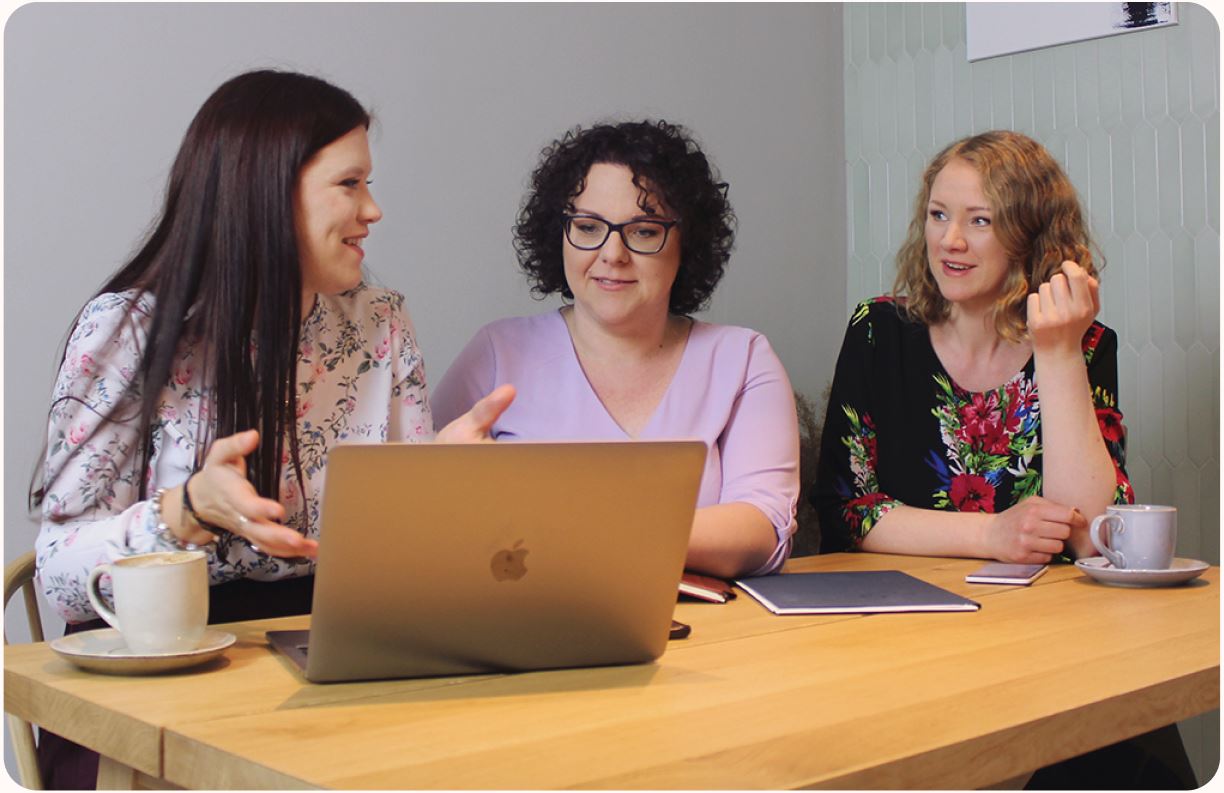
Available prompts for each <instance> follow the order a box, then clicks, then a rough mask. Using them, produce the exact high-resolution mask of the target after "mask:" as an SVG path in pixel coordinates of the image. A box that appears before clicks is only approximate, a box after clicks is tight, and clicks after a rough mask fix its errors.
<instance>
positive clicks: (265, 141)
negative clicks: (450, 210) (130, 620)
mask: <svg viewBox="0 0 1224 793" xmlns="http://www.w3.org/2000/svg"><path fill="white" fill-rule="evenodd" d="M369 125H370V116H369V114H368V113H367V112H366V110H365V109H364V108H363V107H362V106H361V104H360V103H359V102H358V101H357V100H356V99H354V98H353V96H352V95H351V94H349V93H348V92H347V91H344V90H343V89H341V88H338V87H336V86H334V85H331V84H330V83H328V82H326V81H324V80H321V79H319V78H317V77H311V76H308V75H304V74H297V73H294V72H282V71H275V70H259V71H252V72H247V73H244V74H240V75H238V76H237V77H234V78H232V79H230V80H229V81H227V82H226V83H224V84H223V85H222V86H221V87H220V88H218V89H217V90H216V91H214V92H213V94H212V96H210V97H209V98H208V99H207V100H206V101H205V102H204V104H203V106H202V107H201V108H200V110H199V112H197V113H196V116H195V118H194V119H193V120H192V122H191V125H190V127H188V129H187V133H186V135H185V136H184V138H183V142H182V145H181V146H180V147H179V151H178V155H177V157H176V158H175V160H174V165H173V167H172V168H171V170H170V179H169V184H168V187H167V190H166V198H165V204H164V206H163V209H162V211H161V214H160V216H159V218H158V220H157V221H156V225H155V226H154V228H153V231H152V232H151V233H150V235H149V237H148V239H147V240H146V241H145V242H144V244H143V245H142V247H141V248H140V250H139V252H138V253H136V255H135V256H134V257H133V258H132V259H131V260H130V261H129V262H127V263H126V264H125V265H124V266H123V267H121V268H120V269H119V270H118V272H116V273H115V274H114V275H113V276H111V278H110V279H109V280H107V282H106V283H105V284H104V285H103V286H102V288H101V289H100V290H99V292H98V295H101V294H106V293H119V292H125V291H128V290H134V292H135V294H136V295H139V294H141V293H147V294H149V295H151V296H152V297H153V299H154V300H153V305H154V309H153V316H152V321H151V325H150V328H149V332H148V343H147V346H146V347H145V349H144V351H143V352H142V355H141V360H140V367H139V371H138V373H137V376H136V377H134V378H133V380H132V384H131V386H130V388H129V391H128V393H127V394H126V395H124V398H122V399H119V400H116V405H124V406H126V407H124V408H120V407H116V408H115V411H113V412H112V414H111V415H108V416H107V418H108V419H109V420H111V421H136V422H138V424H137V426H138V427H139V429H140V434H139V436H138V437H141V438H143V439H145V441H144V443H143V448H142V450H141V455H140V463H141V467H140V469H139V470H140V497H141V498H145V497H147V476H146V472H147V470H148V465H149V457H150V455H151V453H152V449H151V448H150V444H149V442H148V439H149V430H150V425H151V423H152V421H153V417H154V412H155V411H156V409H157V404H158V402H159V400H160V397H161V390H162V388H163V386H164V385H165V384H166V383H167V382H168V381H169V378H170V375H171V365H172V363H173V361H174V358H175V352H176V351H177V350H178V348H179V345H180V343H182V342H183V341H185V340H187V341H190V343H192V344H194V345H198V349H199V350H200V353H201V354H202V356H203V368H204V382H205V383H208V384H209V385H210V386H211V387H212V393H213V398H212V401H211V402H210V404H209V406H208V408H209V410H210V414H211V421H210V422H202V424H201V427H200V430H199V432H200V437H198V438H197V441H198V443H197V447H196V457H197V459H196V466H197V467H198V466H199V465H200V464H201V463H202V461H203V456H204V453H205V450H206V449H207V447H208V445H209V444H210V443H211V441H212V440H214V439H216V438H220V437H225V436H227V435H231V434H233V433H235V432H240V431H242V430H246V429H251V428H255V429H258V430H259V432H260V440H259V446H258V448H257V449H256V450H255V451H254V453H252V454H251V456H250V457H249V458H248V460H247V475H248V477H249V479H250V480H251V483H252V484H253V485H254V486H255V488H256V490H258V491H259V493H260V494H261V495H263V496H265V497H267V498H272V499H276V498H277V496H278V493H279V480H280V476H281V458H282V454H283V453H284V444H285V437H286V435H287V436H288V439H289V446H290V448H289V458H290V459H291V460H292V463H293V466H294V469H295V471H296V472H297V473H298V481H299V485H300V483H301V478H302V477H301V463H300V461H299V457H298V447H297V435H296V433H295V432H287V430H289V429H290V428H292V427H294V423H295V418H294V417H295V415H296V409H297V404H296V401H297V400H296V390H297V389H296V373H297V349H298V341H299V330H300V326H301V322H302V274H301V267H300V259H299V252H298V245H297V235H296V228H295V223H294V195H295V193H296V191H297V186H298V177H299V175H300V173H301V170H302V167H303V166H304V165H305V164H306V163H307V162H308V161H309V160H310V159H311V158H312V157H313V156H314V155H315V154H316V153H317V152H318V151H319V150H320V149H322V148H323V147H325V146H327V145H328V144H329V143H331V142H333V141H335V140H336V139H338V138H340V137H343V136H344V135H346V134H347V133H349V132H351V131H352V130H354V129H356V128H358V127H366V128H368V127H369ZM95 297H97V295H95ZM134 302H135V299H133V304H134ZM120 411H124V412H129V413H131V414H134V415H126V416H124V415H119V412H120ZM43 486H45V483H43V485H42V486H40V487H39V488H38V489H37V490H34V489H33V488H31V490H32V493H31V502H32V506H37V505H38V504H39V503H40V502H41V499H42V495H43Z"/></svg>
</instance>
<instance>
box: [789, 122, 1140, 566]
mask: <svg viewBox="0 0 1224 793" xmlns="http://www.w3.org/2000/svg"><path fill="white" fill-rule="evenodd" d="M1091 248H1092V243H1091V241H1090V239H1089V235H1088V231H1087V228H1086V224H1085V222H1084V216H1083V212H1082V211H1081V209H1080V205H1079V200H1078V198H1077V197H1076V193H1075V189H1074V188H1073V187H1072V186H1071V183H1070V181H1069V180H1068V179H1067V177H1066V175H1065V174H1064V173H1063V171H1062V169H1061V168H1060V167H1059V166H1058V164H1057V163H1056V162H1055V161H1054V159H1053V158H1052V157H1051V156H1050V154H1049V152H1047V151H1046V150H1045V149H1044V148H1043V147H1042V146H1041V145H1040V144H1038V143H1037V142H1036V141H1034V140H1032V139H1031V138H1028V137H1026V136H1024V135H1021V134H1019V133H1015V132H1007V131H993V132H986V133H982V134H980V135H974V136H972V137H969V138H965V139H963V140H959V141H957V142H955V143H953V144H951V145H950V146H948V147H947V148H945V149H944V150H943V151H942V152H940V153H939V154H938V155H937V156H936V157H935V159H934V160H932V162H931V163H930V165H929V166H927V168H926V171H925V172H924V173H923V176H922V184H921V188H920V191H919V195H918V198H917V201H916V204H915V207H914V215H913V219H912V220H911V222H910V227H909V233H908V235H907V239H906V241H905V243H904V244H903V245H902V247H901V250H900V251H899V253H898V255H897V264H898V272H897V280H896V284H895V286H894V289H893V294H892V295H891V296H886V297H878V298H875V299H874V300H868V301H865V302H863V303H861V304H860V305H859V306H858V308H857V309H856V310H855V312H854V315H853V317H852V318H851V320H850V324H849V328H848V329H847V331H846V338H845V342H844V344H843V346H842V351H841V356H840V358H839V360H838V363H837V373H836V376H835V378H834V381H833V389H832V393H831V397H830V400H829V407H828V415H827V418H826V421H825V428H824V441H823V450H822V460H821V467H820V473H819V481H818V485H817V488H816V491H815V494H814V496H813V501H814V503H815V505H816V507H817V509H818V510H819V512H820V525H821V533H822V544H821V548H822V550H825V551H828V550H848V549H862V550H867V551H880V552H886V553H904V554H921V555H932V556H969V557H981V558H987V559H999V560H1002V561H1007V562H1028V563H1041V562H1048V561H1050V560H1051V559H1052V558H1054V557H1057V556H1059V555H1063V554H1065V555H1067V556H1070V557H1078V556H1088V555H1092V554H1093V553H1094V551H1093V550H1092V543H1091V542H1090V541H1089V539H1088V533H1087V526H1088V522H1089V521H1090V520H1091V519H1092V518H1093V517H1094V516H1096V515H1099V514H1101V513H1103V512H1104V511H1105V507H1106V506H1108V505H1109V504H1112V503H1124V502H1129V501H1133V496H1132V493H1131V487H1130V482H1129V480H1128V479H1127V476H1126V472H1125V468H1124V466H1123V462H1124V461H1123V440H1124V432H1123V429H1122V423H1121V422H1122V415H1121V413H1120V412H1119V411H1118V405H1117V398H1116V393H1117V360H1116V355H1117V336H1116V335H1115V334H1114V332H1113V331H1112V330H1110V329H1109V328H1107V327H1105V326H1104V325H1102V324H1101V323H1099V322H1097V321H1095V320H1094V317H1095V316H1096V314H1097V311H1098V310H1099V308H1100V300H1099V296H1098V281H1097V269H1096V266H1095V264H1094V260H1093V256H1092V252H1091Z"/></svg>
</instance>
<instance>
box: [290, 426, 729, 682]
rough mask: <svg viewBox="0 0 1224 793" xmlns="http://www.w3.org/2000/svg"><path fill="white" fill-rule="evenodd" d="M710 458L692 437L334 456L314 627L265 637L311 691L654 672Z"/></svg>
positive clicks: (368, 448)
mask: <svg viewBox="0 0 1224 793" xmlns="http://www.w3.org/2000/svg"><path fill="white" fill-rule="evenodd" d="M705 455H706V448H705V444H704V443H702V442H701V441H634V442H612V443H505V442H503V443H482V444H463V445H460V444H455V445H451V444H375V445H345V446H338V447H336V448H335V449H333V450H332V451H331V453H330V454H329V455H328V460H327V473H326V487H325V491H324V497H323V514H322V517H321V527H320V541H319V558H318V567H317V571H316V574H315V588H314V605H313V613H312V617H311V630H310V631H270V632H269V633H268V638H269V640H270V641H271V642H272V643H273V644H274V645H275V646H276V647H277V648H278V649H280V650H281V651H282V652H284V653H285V654H286V656H288V657H289V658H292V659H294V660H296V661H297V662H298V664H299V665H300V666H302V667H303V669H304V672H305V675H306V678H307V679H309V680H311V681H314V682H333V681H345V680H370V679H380V678H401V677H428V676H433V675H455V674H469V673H478V672H491V671H519V670H529V669H547V668H560V667H577V666H599V665H605V664H629V663H640V662H645V661H651V660H653V659H655V658H657V657H658V656H659V655H660V654H662V652H663V650H664V648H665V647H666V645H667V640H668V634H669V630H670V628H671V617H672V612H673V610H674V608H675V604H676V593H677V584H678V582H679V580H680V575H681V573H682V572H683V567H684V557H685V551H686V550H687V548H688V540H689V533H690V530H691V528H692V523H693V513H694V510H695V508H696V504H697V491H698V488H699V486H700V482H701V475H702V470H703V468H704V464H705ZM307 634H309V636H308V637H307Z"/></svg>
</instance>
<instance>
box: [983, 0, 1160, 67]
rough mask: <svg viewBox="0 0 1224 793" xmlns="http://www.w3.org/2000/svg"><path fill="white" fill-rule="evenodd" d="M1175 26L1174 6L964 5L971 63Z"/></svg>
mask: <svg viewBox="0 0 1224 793" xmlns="http://www.w3.org/2000/svg"><path fill="white" fill-rule="evenodd" d="M1176 24H1177V3H1174V2H1160V3H1120V2H1102V3H966V4H965V54H966V56H967V58H968V60H970V61H977V60H982V59H984V58H994V57H997V56H999V55H1011V54H1013V53H1017V52H1027V51H1029V50H1036V49H1041V48H1043V47H1054V46H1057V45H1059V44H1069V43H1071V42H1073V41H1084V40H1085V39H1095V38H1101V37H1104V36H1116V35H1118V34H1121V33H1133V32H1135V31H1139V30H1148V29H1150V28H1157V27H1165V26H1168V25H1176Z"/></svg>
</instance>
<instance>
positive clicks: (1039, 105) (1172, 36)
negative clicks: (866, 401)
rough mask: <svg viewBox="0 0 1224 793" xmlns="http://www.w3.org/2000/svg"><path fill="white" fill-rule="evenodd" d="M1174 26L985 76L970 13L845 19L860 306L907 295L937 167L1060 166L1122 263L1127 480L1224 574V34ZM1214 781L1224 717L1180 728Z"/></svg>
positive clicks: (988, 69)
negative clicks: (967, 155) (913, 250)
mask: <svg viewBox="0 0 1224 793" xmlns="http://www.w3.org/2000/svg"><path fill="white" fill-rule="evenodd" d="M1177 8H1178V12H1179V14H1180V22H1179V24H1178V25H1177V26H1176V27H1167V28H1160V29H1157V30H1150V31H1141V32H1135V33H1129V34H1126V35H1120V36H1112V37H1109V38H1103V39H1095V40H1092V41H1084V42H1079V43H1075V44H1068V45H1063V46H1059V47H1048V48H1044V49H1040V50H1036V51H1033V52H1025V53H1020V54H1017V55H1010V56H1004V57H998V58H990V59H987V60H982V61H977V62H975V63H969V62H967V61H966V60H965V6H964V4H963V3H922V4H918V3H870V4H856V5H847V6H846V10H845V17H844V24H845V41H844V45H843V46H844V54H845V78H846V112H845V123H846V168H847V174H848V177H847V201H846V206H847V207H849V208H850V209H849V217H848V218H847V221H848V228H849V233H848V236H849V244H850V256H849V268H848V272H847V280H848V282H849V291H848V293H847V302H846V305H847V307H849V306H852V305H853V304H854V303H855V302H857V301H858V300H861V299H862V298H864V297H868V296H871V295H876V294H881V293H882V292H884V291H887V290H888V289H890V288H891V286H892V280H893V276H894V273H895V268H894V266H893V255H894V254H895V253H896V250H897V248H898V247H899V246H900V243H901V240H902V239H903V237H904V235H905V230H906V226H907V224H908V223H909V217H910V212H911V207H912V202H913V197H914V195H915V194H916V193H917V189H918V180H919V177H920V176H921V173H922V169H923V167H924V166H925V164H926V162H927V161H928V160H929V159H930V158H931V156H932V155H934V154H935V153H936V152H937V151H939V150H940V149H942V148H943V147H944V146H945V145H947V144H948V143H950V142H952V141H953V140H955V139H957V138H960V137H964V136H965V135H971V134H974V133H976V132H982V131H985V130H988V129H995V128H1006V129H1015V130H1018V131H1020V132H1024V133H1027V134H1029V135H1032V136H1033V137H1034V138H1036V139H1037V140H1039V141H1041V142H1042V143H1043V144H1044V145H1045V146H1046V147H1047V148H1049V149H1050V151H1051V153H1053V155H1054V156H1055V158H1057V159H1058V160H1059V162H1061V163H1062V165H1063V167H1064V168H1065V169H1066V171H1067V173H1068V175H1069V176H1070V178H1071V181H1072V182H1074V183H1075V186H1076V188H1077V189H1078V190H1079V193H1080V196H1081V197H1082V199H1083V200H1084V203H1085V206H1086V208H1087V210H1088V213H1089V221H1090V224H1091V227H1092V233H1093V235H1094V236H1095V238H1096V240H1097V242H1098V244H1099V245H1100V247H1101V249H1102V251H1103V253H1104V255H1105V259H1106V263H1107V264H1106V267H1105V269H1104V270H1103V272H1102V279H1101V294H1102V308H1101V320H1102V321H1103V322H1104V323H1106V324H1107V325H1109V326H1111V327H1113V328H1114V329H1115V330H1117V331H1118V338H1119V347H1120V349H1119V353H1118V378H1119V402H1120V407H1121V409H1122V412H1123V413H1124V414H1125V416H1126V424H1127V427H1128V429H1129V443H1128V455H1127V468H1128V472H1129V473H1130V476H1131V480H1132V482H1133V484H1134V486H1135V493H1136V494H1137V498H1138V500H1139V501H1141V502H1146V503H1157V504H1173V505H1175V506H1176V507H1177V508H1178V513H1179V518H1180V520H1179V526H1178V529H1179V531H1178V553H1179V555H1181V556H1188V557H1191V558H1196V559H1204V560H1208V561H1210V562H1212V563H1218V562H1219V561H1220V457H1219V449H1220V390H1219V382H1220V181H1219V177H1220V73H1219V64H1220V34H1219V27H1218V25H1217V24H1216V21H1215V19H1214V18H1213V17H1212V16H1211V14H1210V13H1209V12H1208V11H1207V10H1205V9H1204V8H1203V7H1202V6H1198V5H1194V4H1192V3H1178V4H1177ZM1182 732H1183V734H1184V736H1185V740H1186V744H1187V749H1188V751H1189V752H1190V755H1191V759H1192V760H1194V761H1195V764H1196V766H1197V770H1198V772H1199V778H1200V779H1201V780H1206V779H1207V778H1209V777H1210V776H1211V775H1212V774H1213V773H1214V772H1215V769H1216V767H1217V766H1218V765H1219V757H1220V754H1219V750H1220V722H1219V712H1218V711H1216V712H1214V713H1212V714H1208V715H1207V716H1204V717H1200V718H1197V719H1192V720H1190V721H1189V722H1186V723H1184V724H1182Z"/></svg>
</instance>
